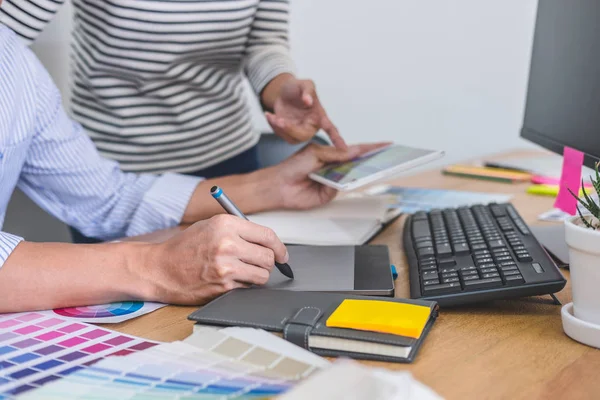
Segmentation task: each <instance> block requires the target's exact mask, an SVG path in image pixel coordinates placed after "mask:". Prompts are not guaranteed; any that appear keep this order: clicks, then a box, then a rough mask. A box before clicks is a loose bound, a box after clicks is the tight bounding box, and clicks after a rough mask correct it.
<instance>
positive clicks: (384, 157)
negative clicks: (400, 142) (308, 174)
mask: <svg viewBox="0 0 600 400" xmlns="http://www.w3.org/2000/svg"><path fill="white" fill-rule="evenodd" d="M432 153H434V152H433V151H431V150H424V149H415V148H412V147H406V146H390V147H386V148H384V149H381V150H376V151H375V152H371V153H368V154H365V155H363V156H361V157H359V158H356V159H354V160H352V161H349V162H346V163H342V164H332V165H328V166H327V167H324V168H322V169H320V170H319V171H317V172H316V175H319V176H321V177H323V178H325V179H328V180H330V181H333V182H336V183H339V184H341V185H343V184H346V183H350V182H354V181H357V180H359V179H362V178H366V177H368V176H370V175H372V174H375V173H377V172H381V171H384V170H387V169H390V168H393V167H395V166H398V165H402V164H404V163H407V162H410V161H413V160H415V159H418V158H421V157H424V156H427V155H430V154H432Z"/></svg>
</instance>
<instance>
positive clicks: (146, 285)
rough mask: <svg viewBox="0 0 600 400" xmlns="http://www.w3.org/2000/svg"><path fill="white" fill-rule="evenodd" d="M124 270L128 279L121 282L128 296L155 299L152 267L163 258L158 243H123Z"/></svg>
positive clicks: (145, 299)
mask: <svg viewBox="0 0 600 400" xmlns="http://www.w3.org/2000/svg"><path fill="white" fill-rule="evenodd" d="M123 245H124V246H125V247H124V251H123V254H124V260H125V270H126V271H127V275H128V279H126V280H124V282H122V283H123V284H124V285H125V291H126V292H127V294H128V296H129V297H131V298H134V299H139V300H143V301H157V300H158V299H157V297H158V296H157V292H158V290H157V287H156V285H155V282H154V281H153V279H152V276H154V273H153V272H152V269H153V268H152V267H153V266H154V265H159V264H160V263H161V262H162V260H163V258H164V257H163V255H162V250H161V246H160V244H154V243H123Z"/></svg>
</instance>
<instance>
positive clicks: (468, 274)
mask: <svg viewBox="0 0 600 400" xmlns="http://www.w3.org/2000/svg"><path fill="white" fill-rule="evenodd" d="M460 274H461V275H462V276H463V278H464V277H465V276H471V275H475V276H477V277H479V274H478V273H477V270H475V271H460Z"/></svg>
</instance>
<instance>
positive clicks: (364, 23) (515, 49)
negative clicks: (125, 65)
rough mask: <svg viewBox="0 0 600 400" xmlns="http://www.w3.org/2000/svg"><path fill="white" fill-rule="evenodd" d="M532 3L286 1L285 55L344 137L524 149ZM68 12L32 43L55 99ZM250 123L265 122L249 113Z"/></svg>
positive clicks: (468, 149)
mask: <svg viewBox="0 0 600 400" xmlns="http://www.w3.org/2000/svg"><path fill="white" fill-rule="evenodd" d="M367 4H368V5H367ZM536 5H537V1H536V0H502V1H481V0H453V1H439V0H438V1H434V0H370V1H368V2H365V1H358V0H292V24H291V41H292V49H293V50H292V51H293V55H294V57H295V60H296V63H297V65H298V70H299V75H300V76H302V77H310V78H312V79H314V80H315V81H316V82H317V89H318V91H319V93H320V96H321V98H322V101H323V103H324V104H325V105H326V108H327V110H328V111H329V114H330V117H331V118H332V120H333V121H334V123H336V124H337V125H338V127H339V128H340V130H341V132H342V134H343V135H344V136H345V137H346V138H347V139H348V141H350V142H359V141H365V140H394V141H397V142H400V143H404V144H409V145H415V146H425V147H433V148H438V149H443V150H446V152H447V156H446V158H445V159H444V162H445V163H448V162H452V161H458V160H461V159H464V158H466V157H472V156H474V155H479V154H484V153H491V152H497V151H500V150H502V149H508V148H514V147H523V146H525V145H526V143H525V142H524V141H522V140H520V139H519V138H518V134H519V129H520V126H521V122H522V115H523V107H524V100H525V90H526V82H527V74H528V67H529V57H530V49H531V41H532V36H533V25H534V20H535V10H536ZM70 11H71V10H70V6H69V7H65V8H64V9H63V11H62V13H61V15H60V16H59V18H58V19H57V20H55V21H54V23H53V24H52V25H51V26H50V27H49V29H47V30H46V32H44V34H43V36H42V37H41V38H40V39H39V40H38V42H37V43H36V45H35V50H36V52H37V53H38V54H39V55H40V57H41V58H42V59H43V61H44V63H45V64H46V65H47V66H48V68H49V69H50V71H51V73H52V74H53V75H54V76H55V79H56V80H57V83H58V84H59V86H60V87H61V89H63V90H64V91H65V93H66V89H67V87H68V86H67V69H68V58H67V54H68V34H69V27H70V24H69V20H70V15H69V13H70ZM255 117H256V121H257V125H258V126H259V127H263V128H264V127H266V126H267V125H266V123H265V122H264V121H263V120H262V119H261V118H260V110H258V108H257V107H256V108H255Z"/></svg>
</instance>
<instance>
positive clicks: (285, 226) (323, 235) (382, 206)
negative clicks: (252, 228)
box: [248, 195, 401, 246]
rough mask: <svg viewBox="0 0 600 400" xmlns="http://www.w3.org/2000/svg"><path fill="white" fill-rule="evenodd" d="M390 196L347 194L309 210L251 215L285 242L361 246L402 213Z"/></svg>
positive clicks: (250, 216) (253, 219) (250, 217)
mask: <svg viewBox="0 0 600 400" xmlns="http://www.w3.org/2000/svg"><path fill="white" fill-rule="evenodd" d="M392 201H393V197H390V196H366V195H363V196H346V197H342V198H339V199H335V200H334V201H332V202H331V203H329V204H326V205H325V206H323V207H320V208H316V209H313V210H306V211H269V212H264V213H258V214H253V215H249V216H248V218H249V219H250V221H252V222H255V223H257V224H260V225H263V226H267V227H269V228H271V229H273V230H274V231H275V233H277V236H279V238H280V239H281V240H282V241H283V242H284V243H286V244H303V245H314V246H334V245H346V246H359V245H362V244H365V243H367V242H368V241H369V240H370V239H371V238H372V237H373V236H375V235H376V234H377V233H378V232H379V231H380V230H381V229H382V228H383V227H384V226H385V225H386V224H388V223H390V222H392V221H393V220H394V219H395V218H396V217H397V216H399V215H400V213H401V211H400V210H394V209H389V205H390V204H391V203H392Z"/></svg>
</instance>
